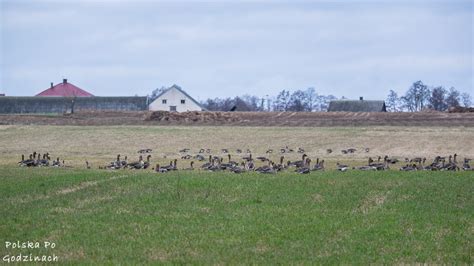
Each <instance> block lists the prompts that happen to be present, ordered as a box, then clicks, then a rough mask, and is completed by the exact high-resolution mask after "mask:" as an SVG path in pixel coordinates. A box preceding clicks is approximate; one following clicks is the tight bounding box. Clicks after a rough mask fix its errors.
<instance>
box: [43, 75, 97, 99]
mask: <svg viewBox="0 0 474 266" xmlns="http://www.w3.org/2000/svg"><path fill="white" fill-rule="evenodd" d="M36 96H47V97H51V96H53V97H55V96H56V97H92V96H94V95H92V94H90V93H89V92H87V91H85V90H83V89H81V88H78V87H77V86H75V85H73V84H71V83H68V82H67V79H63V82H62V83H59V84H56V85H54V86H53V83H52V82H51V88H49V89H46V90H44V91H42V92H40V93H38V94H36Z"/></svg>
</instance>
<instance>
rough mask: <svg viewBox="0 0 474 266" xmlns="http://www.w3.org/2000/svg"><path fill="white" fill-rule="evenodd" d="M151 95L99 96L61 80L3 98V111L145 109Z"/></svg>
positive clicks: (71, 111) (0, 110) (1, 101)
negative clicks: (34, 91) (31, 92)
mask: <svg viewBox="0 0 474 266" xmlns="http://www.w3.org/2000/svg"><path fill="white" fill-rule="evenodd" d="M146 110H148V97H138V96H134V97H130V96H119V97H116V96H114V97H100V96H94V95H92V94H91V93H89V92H87V91H85V90H83V89H81V88H79V87H77V86H75V85H73V84H71V83H69V82H68V81H67V79H64V80H63V82H62V83H59V84H57V85H53V83H51V87H50V88H49V89H46V90H44V91H42V92H41V93H39V94H37V95H36V96H34V97H33V96H31V97H28V96H27V97H24V96H13V97H12V96H3V97H0V114H24V113H45V114H49V113H73V112H75V111H146Z"/></svg>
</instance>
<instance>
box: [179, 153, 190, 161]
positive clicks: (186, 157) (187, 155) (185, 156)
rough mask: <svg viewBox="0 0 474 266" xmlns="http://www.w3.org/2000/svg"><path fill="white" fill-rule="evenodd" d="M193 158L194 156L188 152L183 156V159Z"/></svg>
mask: <svg viewBox="0 0 474 266" xmlns="http://www.w3.org/2000/svg"><path fill="white" fill-rule="evenodd" d="M191 158H192V156H191V155H189V154H186V155H183V156H181V159H182V160H189V159H191Z"/></svg>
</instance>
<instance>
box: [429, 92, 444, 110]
mask: <svg viewBox="0 0 474 266" xmlns="http://www.w3.org/2000/svg"><path fill="white" fill-rule="evenodd" d="M446 93H447V91H446V89H445V88H443V87H442V86H438V87H435V88H433V90H432V91H431V97H430V106H431V107H432V108H433V109H435V110H437V111H445V110H446V109H447V108H448V105H447V104H446Z"/></svg>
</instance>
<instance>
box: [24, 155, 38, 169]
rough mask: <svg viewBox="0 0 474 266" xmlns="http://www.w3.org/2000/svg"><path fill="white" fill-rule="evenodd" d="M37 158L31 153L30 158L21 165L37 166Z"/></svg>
mask: <svg viewBox="0 0 474 266" xmlns="http://www.w3.org/2000/svg"><path fill="white" fill-rule="evenodd" d="M35 163H36V161H35V159H34V157H33V154H30V158H29V159H28V160H23V161H22V162H21V164H20V166H27V167H32V166H35Z"/></svg>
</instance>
